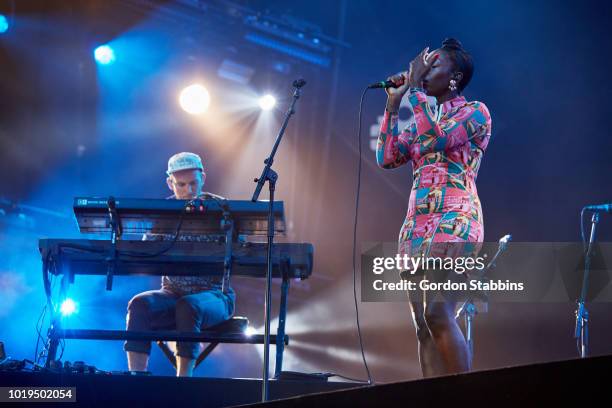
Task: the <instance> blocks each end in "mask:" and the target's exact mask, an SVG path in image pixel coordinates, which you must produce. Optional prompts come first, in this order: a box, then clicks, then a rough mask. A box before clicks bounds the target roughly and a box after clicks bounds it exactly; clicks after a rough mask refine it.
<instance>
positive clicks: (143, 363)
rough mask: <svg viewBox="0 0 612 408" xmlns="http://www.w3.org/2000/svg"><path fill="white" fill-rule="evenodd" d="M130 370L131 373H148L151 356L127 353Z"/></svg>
mask: <svg viewBox="0 0 612 408" xmlns="http://www.w3.org/2000/svg"><path fill="white" fill-rule="evenodd" d="M127 359H128V369H129V370H130V371H146V370H147V366H148V365H149V355H148V354H147V353H138V352H136V351H128V352H127Z"/></svg>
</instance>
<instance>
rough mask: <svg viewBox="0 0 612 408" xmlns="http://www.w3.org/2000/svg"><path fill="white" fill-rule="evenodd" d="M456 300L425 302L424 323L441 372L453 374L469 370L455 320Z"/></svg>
mask: <svg viewBox="0 0 612 408" xmlns="http://www.w3.org/2000/svg"><path fill="white" fill-rule="evenodd" d="M455 306H456V302H452V301H435V302H427V301H426V302H425V314H424V316H425V323H426V324H427V328H428V329H429V332H430V334H431V338H432V339H433V343H434V344H435V349H436V351H437V353H438V356H439V358H440V360H441V362H442V370H443V371H442V372H438V374H440V375H443V374H455V373H462V372H467V371H469V370H470V360H469V350H468V347H467V343H466V341H465V338H464V337H463V333H462V332H461V329H460V328H459V324H458V323H457V320H455Z"/></svg>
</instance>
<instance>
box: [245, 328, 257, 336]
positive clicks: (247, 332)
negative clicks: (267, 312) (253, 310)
mask: <svg viewBox="0 0 612 408" xmlns="http://www.w3.org/2000/svg"><path fill="white" fill-rule="evenodd" d="M256 333H257V330H255V328H254V327H252V326H247V328H246V329H244V335H245V336H248V337H251V336H252V335H254V334H256Z"/></svg>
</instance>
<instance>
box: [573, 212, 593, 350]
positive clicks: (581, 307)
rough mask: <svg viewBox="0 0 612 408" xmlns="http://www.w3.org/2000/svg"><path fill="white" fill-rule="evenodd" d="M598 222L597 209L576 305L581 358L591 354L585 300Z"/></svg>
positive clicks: (576, 329)
mask: <svg viewBox="0 0 612 408" xmlns="http://www.w3.org/2000/svg"><path fill="white" fill-rule="evenodd" d="M597 223H599V212H598V211H595V212H594V213H593V216H592V217H591V236H590V237H589V246H588V249H587V251H586V254H585V256H584V275H583V276H582V290H581V291H580V299H579V300H578V303H577V305H576V328H575V329H574V338H575V339H576V341H577V344H578V353H579V354H580V358H585V357H587V356H588V354H589V312H588V310H587V308H586V305H585V302H586V296H587V291H588V288H589V273H590V271H591V256H592V255H593V246H594V245H595V232H596V230H597Z"/></svg>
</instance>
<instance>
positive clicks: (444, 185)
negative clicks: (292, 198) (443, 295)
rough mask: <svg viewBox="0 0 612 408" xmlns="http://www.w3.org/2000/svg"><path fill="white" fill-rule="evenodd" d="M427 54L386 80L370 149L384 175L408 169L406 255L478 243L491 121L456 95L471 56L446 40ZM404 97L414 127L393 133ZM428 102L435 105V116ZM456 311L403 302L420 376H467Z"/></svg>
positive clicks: (402, 246) (445, 305)
mask: <svg viewBox="0 0 612 408" xmlns="http://www.w3.org/2000/svg"><path fill="white" fill-rule="evenodd" d="M428 51H429V48H425V49H424V50H423V51H422V52H421V53H420V54H419V55H418V56H417V57H416V58H415V59H414V60H413V61H412V62H411V63H410V69H409V71H407V72H402V73H400V74H398V75H395V76H393V77H390V78H389V80H391V81H393V82H394V83H395V84H396V85H397V86H398V87H397V88H388V89H387V94H388V99H387V106H386V110H385V115H384V119H383V121H382V124H381V130H380V136H379V138H378V145H377V150H376V160H377V163H378V165H379V166H380V167H382V168H384V169H392V168H396V167H399V166H401V165H403V164H406V163H408V162H411V163H412V168H413V180H414V181H413V184H412V190H411V193H410V199H409V202H408V213H407V215H406V219H405V221H404V224H403V225H402V228H401V230H400V234H399V253H400V254H402V255H403V254H409V256H413V255H414V254H416V253H417V252H419V251H423V250H424V249H425V248H431V245H432V243H450V242H453V243H455V242H458V243H464V244H459V245H478V243H481V242H482V241H483V239H484V231H483V220H482V209H481V206H480V200H479V199H478V192H477V191H476V184H475V182H476V176H477V174H478V168H479V167H480V162H481V160H482V157H483V154H484V152H485V149H486V148H487V144H488V142H489V138H490V136H491V117H490V115H489V111H488V109H487V107H486V106H485V104H484V103H482V102H477V101H472V102H468V101H467V100H466V99H465V98H464V97H463V96H462V95H461V93H462V92H463V90H464V89H465V87H466V86H467V85H468V83H469V82H470V79H471V78H472V73H473V63H472V57H471V56H470V54H469V53H468V52H466V51H465V50H464V49H463V46H462V45H461V43H460V42H459V41H457V40H455V39H452V38H450V39H446V40H444V42H443V43H442V47H440V48H439V49H437V50H435V51H433V52H428ZM406 93H408V101H409V102H410V105H411V107H412V111H413V113H414V121H413V122H412V124H411V125H410V126H408V127H407V128H406V129H404V130H403V131H402V132H401V133H400V132H399V131H398V111H399V107H400V103H401V100H402V97H403V96H404V95H405V94H406ZM427 96H431V97H435V98H436V100H437V103H438V106H437V109H436V112H433V111H432V109H431V108H430V106H429V103H428V102H427ZM472 243H473V244H472ZM453 245H455V244H453ZM419 253H420V252H419ZM456 304H457V302H456V300H453V299H450V300H448V299H445V300H444V301H435V302H434V301H431V300H429V301H428V294H427V293H425V294H424V297H423V298H422V301H417V300H416V299H415V298H411V299H410V306H411V309H412V316H413V320H414V324H415V327H416V332H417V339H418V343H419V361H420V364H421V369H422V371H423V375H424V376H426V377H429V376H434V375H443V374H450V373H458V372H465V371H469V370H470V357H469V354H468V348H467V345H466V342H465V339H464V337H463V334H462V333H461V330H460V328H459V325H458V324H457V322H456V320H455V308H456Z"/></svg>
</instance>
